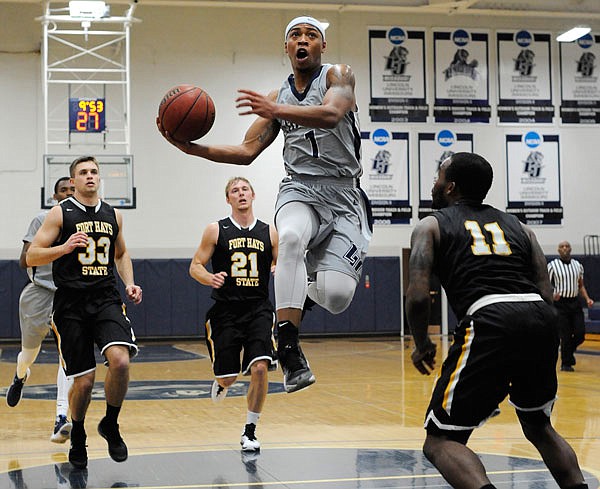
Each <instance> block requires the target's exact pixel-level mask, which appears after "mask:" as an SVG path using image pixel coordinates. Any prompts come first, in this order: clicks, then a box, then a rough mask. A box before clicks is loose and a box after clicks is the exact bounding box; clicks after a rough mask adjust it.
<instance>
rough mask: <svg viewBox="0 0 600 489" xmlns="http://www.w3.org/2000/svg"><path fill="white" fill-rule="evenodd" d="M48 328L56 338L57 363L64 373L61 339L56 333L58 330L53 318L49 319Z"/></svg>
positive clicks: (65, 366)
mask: <svg viewBox="0 0 600 489" xmlns="http://www.w3.org/2000/svg"><path fill="white" fill-rule="evenodd" d="M50 328H51V329H52V331H53V332H54V335H55V336H56V348H57V349H58V362H59V363H60V366H61V367H62V368H63V370H65V371H66V370H67V363H66V362H65V359H64V357H63V354H62V348H61V344H62V338H61V337H60V334H59V333H58V328H57V327H56V323H55V322H54V316H53V317H52V318H51V319H50Z"/></svg>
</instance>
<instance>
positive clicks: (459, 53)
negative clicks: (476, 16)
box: [433, 29, 492, 123]
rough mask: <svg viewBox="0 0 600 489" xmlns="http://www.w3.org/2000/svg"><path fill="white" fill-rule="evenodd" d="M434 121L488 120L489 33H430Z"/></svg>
mask: <svg viewBox="0 0 600 489" xmlns="http://www.w3.org/2000/svg"><path fill="white" fill-rule="evenodd" d="M433 50H434V52H433V59H434V74H435V77H434V80H435V105H434V109H433V114H434V117H435V122H448V123H452V122H484V123H488V122H489V121H490V113H491V110H492V109H491V107H490V96H489V93H490V87H489V76H488V70H489V68H488V34H487V33H485V32H477V33H475V32H471V33H469V32H467V31H465V30H464V29H457V30H455V31H447V32H446V31H436V32H434V33H433Z"/></svg>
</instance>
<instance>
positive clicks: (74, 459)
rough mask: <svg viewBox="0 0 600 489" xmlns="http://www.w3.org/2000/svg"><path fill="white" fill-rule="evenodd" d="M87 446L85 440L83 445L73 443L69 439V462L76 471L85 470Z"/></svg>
mask: <svg viewBox="0 0 600 489" xmlns="http://www.w3.org/2000/svg"><path fill="white" fill-rule="evenodd" d="M86 447H87V445H86V444H85V438H84V441H83V443H73V439H71V449H70V450H69V462H71V465H72V466H73V467H75V468H76V469H85V468H86V467H87V463H88V456H87V448H86Z"/></svg>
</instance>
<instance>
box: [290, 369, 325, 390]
mask: <svg viewBox="0 0 600 489" xmlns="http://www.w3.org/2000/svg"><path fill="white" fill-rule="evenodd" d="M316 381H317V379H316V378H315V376H314V374H313V373H312V372H311V371H310V370H309V371H308V372H306V373H304V374H302V375H300V376H298V378H297V380H296V383H295V384H288V383H286V381H285V377H284V379H283V388H284V389H285V391H286V392H287V393H288V394H291V393H292V392H297V391H299V390H302V389H306V388H307V387H310V386H311V385H313V384H314V383H315V382H316Z"/></svg>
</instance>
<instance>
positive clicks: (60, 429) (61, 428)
mask: <svg viewBox="0 0 600 489" xmlns="http://www.w3.org/2000/svg"><path fill="white" fill-rule="evenodd" d="M71 428H73V425H72V424H71V423H70V422H69V421H68V420H67V417H66V416H63V415H62V414H61V415H60V416H57V417H56V422H55V423H54V431H53V433H52V436H50V441H51V442H53V443H64V442H66V441H67V440H68V439H69V438H70V437H71Z"/></svg>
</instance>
